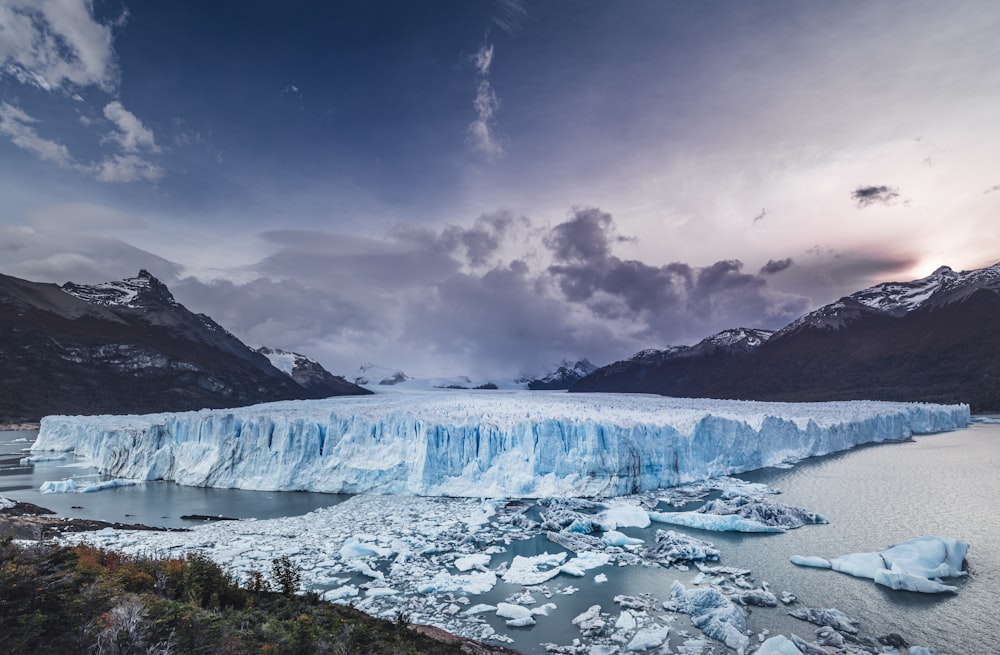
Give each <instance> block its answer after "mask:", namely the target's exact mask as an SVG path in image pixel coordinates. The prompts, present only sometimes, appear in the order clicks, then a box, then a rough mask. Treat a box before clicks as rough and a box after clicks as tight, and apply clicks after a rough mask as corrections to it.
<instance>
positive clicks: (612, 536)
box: [601, 530, 645, 546]
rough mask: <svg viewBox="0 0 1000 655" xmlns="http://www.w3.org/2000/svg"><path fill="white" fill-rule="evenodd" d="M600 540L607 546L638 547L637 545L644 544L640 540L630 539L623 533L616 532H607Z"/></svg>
mask: <svg viewBox="0 0 1000 655" xmlns="http://www.w3.org/2000/svg"><path fill="white" fill-rule="evenodd" d="M601 540H602V541H604V543H606V544H607V545H609V546H638V545H639V544H642V543H645V542H644V541H643V540H642V539H636V538H635V537H630V536H628V535H627V534H625V533H623V532H618V531H617V530H608V531H607V532H605V533H604V535H603V536H602V537H601Z"/></svg>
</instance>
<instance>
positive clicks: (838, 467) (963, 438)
mask: <svg viewBox="0 0 1000 655" xmlns="http://www.w3.org/2000/svg"><path fill="white" fill-rule="evenodd" d="M34 436H35V433H33V432H0V495H2V496H5V497H8V498H12V499H16V500H21V501H27V502H32V503H36V504H39V505H42V506H44V507H48V508H50V509H53V510H55V511H56V512H57V513H59V514H60V515H64V516H75V517H83V518H99V519H104V520H110V521H123V522H133V523H146V524H149V525H163V526H191V525H193V524H194V523H192V522H191V521H184V520H181V519H180V516H181V515H183V514H204V515H216V516H217V515H223V516H229V517H235V518H249V517H256V518H273V517H278V516H295V515H301V514H304V513H306V512H309V511H311V510H313V509H317V508H320V507H327V506H331V505H335V504H338V503H340V502H342V501H343V500H344V497H343V496H337V495H330V494H316V493H305V492H287V493H278V492H252V491H239V490H223V489H200V488H187V487H180V486H177V485H174V484H172V483H147V484H143V485H138V486H135V487H124V488H119V489H113V490H107V491H102V492H98V493H91V494H75V493H70V494H46V495H43V494H40V493H39V492H38V487H39V486H40V485H41V484H42V483H43V482H44V481H47V480H58V479H63V478H66V477H70V476H87V475H93V471H92V470H89V469H82V468H74V467H67V466H66V464H67V462H43V463H38V464H35V465H33V466H22V465H20V464H19V460H20V458H21V457H22V456H24V455H25V452H24V449H26V448H27V447H28V446H29V445H30V442H31V441H32V440H33V439H34ZM998 471H1000V424H997V423H989V424H984V423H977V424H974V425H973V426H971V427H970V428H968V429H965V430H959V431H955V432H949V433H943V434H936V435H925V436H919V437H916V439H915V440H914V441H912V442H906V443H897V444H885V445H877V446H864V447H860V448H855V449H853V450H851V451H847V452H843V453H838V454H834V455H828V456H824V457H816V458H811V459H809V460H805V461H802V462H799V463H798V464H796V465H795V466H794V467H792V468H788V469H773V468H772V469H763V470H759V471H753V472H749V473H745V474H742V475H739V476H737V477H739V478H741V479H744V480H748V481H752V482H760V483H764V484H767V485H769V486H771V487H774V488H778V489H781V490H782V491H783V494H782V495H781V496H777V497H775V499H776V500H778V501H780V502H783V503H787V504H791V505H798V506H801V507H805V508H807V509H809V510H812V511H816V512H819V513H821V514H823V515H825V516H826V517H827V518H829V519H830V524H829V525H817V526H805V527H803V528H800V529H798V530H792V531H789V532H787V533H784V534H773V535H746V534H734V533H729V534H726V533H717V532H706V531H700V530H692V529H687V528H680V529H679V530H680V531H683V532H686V533H688V534H691V535H692V536H696V537H698V538H701V539H705V540H708V541H711V542H713V543H714V544H715V545H716V547H717V548H719V549H720V550H721V551H722V559H721V562H720V564H722V565H724V566H734V567H741V568H748V569H752V571H753V578H754V579H755V580H756V581H757V582H758V583H760V582H761V581H766V582H768V583H769V584H770V588H771V590H772V591H774V592H776V593H780V592H781V591H790V592H792V593H794V594H796V595H797V596H798V598H799V601H800V603H799V606H801V605H808V606H819V607H835V608H838V609H840V610H842V611H843V612H845V613H846V614H848V615H849V616H851V617H853V618H856V619H858V620H860V621H861V628H862V631H863V632H864V633H867V634H871V635H875V636H878V635H884V634H887V633H891V632H896V633H899V634H901V635H903V636H904V637H905V638H906V639H907V640H908V641H909V642H910V643H911V644H914V645H924V646H927V647H930V648H931V649H932V650H937V651H941V652H945V653H951V654H952V655H956V654H959V653H990V652H998V642H1000V628H998V627H997V619H996V608H998V607H1000V521H997V520H995V518H994V514H995V512H996V507H997V504H998V501H1000V473H998ZM94 479H96V478H94ZM74 506H75V507H74ZM666 527H670V526H663V525H658V524H655V523H654V524H653V525H652V526H651V527H650V528H646V529H637V528H625V529H623V530H622V531H623V532H625V533H627V534H628V535H630V536H634V537H639V538H643V539H647V540H649V541H652V540H653V538H654V535H655V532H656V530H657V529H658V528H666ZM926 534H933V535H942V536H949V537H956V538H959V539H962V540H964V541H967V542H969V543H971V544H972V548H971V550H970V551H969V558H968V559H969V569H970V575H969V576H968V577H966V578H961V579H958V580H957V581H952V582H951V583H952V584H955V585H956V586H958V587H959V591H958V593H957V594H943V595H936V596H929V595H921V594H913V593H908V592H898V591H891V590H889V589H886V588H883V587H880V586H877V585H875V584H874V583H873V582H872V581H870V580H866V579H860V578H852V577H850V576H846V575H843V574H840V573H836V572H833V571H826V570H817V569H804V568H799V567H796V566H793V565H792V564H790V563H789V561H788V558H789V557H790V556H792V555H819V556H821V557H826V558H830V557H835V556H837V555H842V554H846V553H851V552H860V551H874V550H878V549H881V548H884V547H886V546H889V545H890V544H892V543H895V542H899V541H904V540H907V539H911V538H913V537H917V536H920V535H926ZM561 550H562V549H561V548H559V547H558V546H556V545H555V544H552V543H549V542H548V541H546V540H545V539H544V537H540V538H536V539H532V540H530V541H526V542H515V543H513V544H511V546H510V548H509V550H508V552H507V553H506V554H505V555H504V556H503V557H504V558H507V559H510V558H513V556H514V555H517V554H520V555H533V554H537V553H541V552H544V551H548V552H559V551H561ZM497 563H498V559H496V558H495V559H494V562H493V564H494V565H495V564H497ZM598 572H603V573H605V574H606V575H607V577H608V581H607V582H606V583H603V584H598V583H596V582H595V581H594V575H593V574H594V573H598ZM694 573H695V572H694V570H693V569H692V571H691V572H687V573H685V572H679V571H676V570H674V569H661V568H643V567H626V568H622V569H614V568H608V567H604V568H603V569H600V570H598V571H591V572H590V574H589V575H588V576H585V577H584V578H565V576H560V578H559V585H557V586H566V585H572V586H574V587H577V588H578V589H579V591H578V592H577V593H575V594H573V595H557V596H555V597H554V598H553V599H551V600H552V602H555V603H556V604H557V605H558V609H557V610H554V611H552V612H551V613H550V616H548V617H544V618H543V619H541V620H540V621H539V623H538V625H536V626H533V627H531V628H509V627H506V626H504V625H503V622H502V620H499V619H497V620H496V621H495V622H494V620H492V619H491V621H490V622H491V623H492V624H494V626H495V627H496V629H497V631H498V632H500V633H503V634H508V635H510V636H511V637H513V638H514V639H515V642H514V643H513V644H511V646H512V647H513V648H515V649H517V650H519V651H520V652H522V653H525V654H528V653H543V652H544V648H543V647H542V646H541V645H540V644H541V643H544V642H556V643H559V644H568V643H570V642H571V641H572V639H573V638H574V637H575V636H578V635H579V633H578V632H577V630H576V628H575V626H572V625H571V624H570V621H571V619H572V618H573V617H575V616H576V615H578V614H579V613H581V612H583V611H585V610H586V609H587V608H588V607H589V606H591V605H593V604H598V603H599V604H601V605H602V606H603V607H604V609H605V611H610V612H612V613H614V612H615V610H616V608H615V606H614V605H613V602H612V599H613V597H614V596H615V595H617V594H631V595H634V594H638V593H651V594H653V595H655V596H656V597H657V598H659V599H666V598H668V597H669V588H670V585H671V583H672V582H673V581H674V580H680V581H681V582H683V583H684V584H689V583H690V581H691V578H693V576H694ZM517 590H518V588H515V587H514V586H513V585H505V584H503V583H500V584H498V585H497V587H496V588H495V589H494V590H493V591H492V592H489V593H488V594H483V595H481V596H477V597H475V600H474V601H473V602H483V603H493V604H495V603H496V602H498V601H502V600H503V599H504V597H506V596H507V595H509V594H511V593H514V592H516V591H517ZM539 602H540V603H541V602H546V599H542V598H540V599H539ZM785 611H786V609H785V608H784V607H781V606H779V607H777V608H773V609H769V608H753V609H752V612H751V617H750V626H751V628H752V629H754V630H755V631H760V630H762V629H765V628H766V629H768V630H770V632H771V634H776V633H784V634H790V633H792V632H794V633H796V634H798V635H800V636H802V637H805V638H807V640H811V639H812V638H813V628H814V627H815V626H812V625H811V624H807V623H804V622H802V621H799V620H797V619H793V618H791V617H788V616H787V615H786V614H785ZM683 628H684V625H683V622H678V624H677V625H676V628H675V632H676V631H677V630H680V629H683ZM754 641H755V640H754ZM681 643H683V640H676V639H675V638H674V637H673V635H672V639H671V645H672V646H673V647H674V648H675V649H676V648H677V647H678V646H679V645H680V644H681ZM709 643H710V644H712V649H713V650H714V652H717V653H721V652H731V651H727V649H725V648H724V647H722V646H721V645H720V644H717V643H715V642H709ZM706 652H707V651H706Z"/></svg>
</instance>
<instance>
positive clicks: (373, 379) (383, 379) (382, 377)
mask: <svg viewBox="0 0 1000 655" xmlns="http://www.w3.org/2000/svg"><path fill="white" fill-rule="evenodd" d="M352 379H353V380H354V384H357V385H359V386H363V387H365V386H372V385H376V384H377V385H381V386H384V387H391V386H394V385H397V384H400V383H402V382H406V381H407V380H410V379H412V378H410V376H408V375H407V374H406V373H403V372H402V371H400V370H397V369H391V368H386V367H385V366H379V365H378V364H372V363H371V362H367V363H365V364H362V365H361V367H360V368H358V371H357V373H355V374H354V376H353V378H352Z"/></svg>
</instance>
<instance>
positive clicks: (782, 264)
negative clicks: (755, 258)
mask: <svg viewBox="0 0 1000 655" xmlns="http://www.w3.org/2000/svg"><path fill="white" fill-rule="evenodd" d="M791 265H792V258H791V257H786V258H785V259H769V260H767V263H766V264H764V265H763V266H761V267H760V274H761V275H774V274H775V273H780V272H781V271H783V270H785V269H787V268H789V267H790V266H791Z"/></svg>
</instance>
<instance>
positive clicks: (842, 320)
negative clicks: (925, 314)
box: [780, 263, 1000, 334]
mask: <svg viewBox="0 0 1000 655" xmlns="http://www.w3.org/2000/svg"><path fill="white" fill-rule="evenodd" d="M980 289H987V290H992V291H998V290H1000V263H997V264H994V265H993V266H989V267H987V268H980V269H975V270H972V271H960V272H956V271H953V270H952V269H951V268H950V267H948V266H941V267H939V268H938V269H937V270H936V271H934V272H933V273H931V274H930V275H928V276H927V277H924V278H920V279H919V280H913V281H910V282H884V283H882V284H876V285H875V286H872V287H868V288H867V289H862V290H861V291H857V292H855V293H852V294H851V295H849V296H845V297H843V298H841V299H840V300H838V301H836V302H833V303H830V304H829V305H825V306H823V307H820V308H819V309H817V310H816V311H813V312H809V313H808V314H806V315H805V316H803V317H802V318H800V319H798V320H796V321H794V322H792V323H791V324H790V325H788V326H787V327H785V328H783V329H782V330H781V331H780V333H781V334H787V333H790V332H795V331H797V330H800V329H803V328H833V329H839V328H841V327H843V326H844V325H845V324H847V323H848V322H850V321H852V320H854V319H856V318H858V317H859V316H861V315H863V314H868V313H873V314H884V315H886V316H893V317H896V318H899V317H901V316H904V315H905V314H908V313H909V312H912V311H915V310H918V309H921V308H925V307H941V306H943V305H947V304H949V303H954V302H959V301H961V300H963V299H965V298H967V297H968V296H970V295H972V294H973V293H975V292H976V291H979V290H980Z"/></svg>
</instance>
